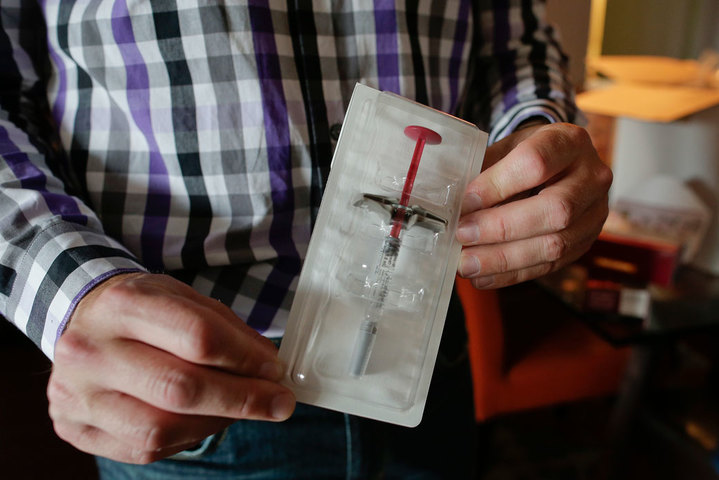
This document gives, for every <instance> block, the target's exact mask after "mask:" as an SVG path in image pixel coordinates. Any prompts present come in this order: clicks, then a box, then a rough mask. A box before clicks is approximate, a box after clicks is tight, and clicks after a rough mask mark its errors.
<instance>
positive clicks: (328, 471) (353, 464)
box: [97, 299, 477, 480]
mask: <svg viewBox="0 0 719 480" xmlns="http://www.w3.org/2000/svg"><path fill="white" fill-rule="evenodd" d="M458 303H459V302H456V301H454V299H453V302H452V304H451V305H450V314H449V315H448V318H447V324H446V327H445V331H444V334H443V336H442V344H441V347H440V353H439V356H438V358H437V365H436V367H435V371H434V375H433V378H432V386H431V387H430V392H429V397H428V399H427V406H426V408H425V413H424V418H423V420H422V423H421V424H420V425H419V426H418V427H416V428H405V427H399V426H396V425H390V424H386V423H382V422H377V421H373V420H368V419H365V418H360V417H355V416H351V415H346V414H342V413H338V412H333V411H330V410H325V409H321V408H317V407H312V406H308V405H303V404H298V405H297V409H296V410H295V413H294V414H293V415H292V417H291V418H290V419H289V420H287V421H285V422H282V423H271V422H260V421H249V420H242V421H238V422H235V423H234V424H233V425H231V426H230V427H229V428H228V429H227V430H226V431H224V432H222V433H221V434H218V435H214V436H212V437H210V438H208V439H207V440H205V442H203V444H202V445H200V446H199V447H198V448H197V449H195V450H193V451H186V452H183V453H182V454H180V455H177V456H175V457H173V458H170V459H166V460H161V461H158V462H155V463H152V464H149V465H144V466H139V465H128V464H124V463H118V462H114V461H111V460H107V459H104V458H99V457H98V458H97V464H98V467H99V471H100V476H101V478H102V479H103V480H140V479H147V480H170V479H175V478H183V479H213V478H223V479H238V480H240V479H242V480H244V479H248V480H249V479H252V480H270V479H272V480H274V479H283V480H284V479H312V480H317V479H365V478H397V479H459V480H462V479H472V478H474V471H475V461H476V455H477V447H476V439H475V433H476V427H475V423H474V412H473V406H472V405H473V404H472V386H471V378H470V373H469V362H468V358H467V348H466V334H465V332H464V323H463V315H462V314H461V313H462V312H461V307H460V306H459V305H458Z"/></svg>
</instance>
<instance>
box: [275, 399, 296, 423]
mask: <svg viewBox="0 0 719 480" xmlns="http://www.w3.org/2000/svg"><path fill="white" fill-rule="evenodd" d="M294 410H295V397H294V395H292V394H291V393H280V394H279V395H277V396H276V397H275V398H273V399H272V404H271V405H270V415H272V418H274V419H275V420H285V419H287V418H289V416H290V415H292V412H293V411H294Z"/></svg>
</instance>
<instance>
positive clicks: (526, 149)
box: [462, 124, 591, 214]
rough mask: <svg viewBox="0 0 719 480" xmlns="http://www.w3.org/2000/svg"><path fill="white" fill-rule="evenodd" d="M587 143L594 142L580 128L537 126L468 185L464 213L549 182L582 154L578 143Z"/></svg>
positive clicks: (563, 125) (561, 125)
mask: <svg viewBox="0 0 719 480" xmlns="http://www.w3.org/2000/svg"><path fill="white" fill-rule="evenodd" d="M586 144H589V145H591V142H590V141H589V140H588V135H587V133H586V131H585V130H584V129H582V128H580V127H575V126H573V125H565V124H555V125H552V128H541V129H538V130H537V131H536V132H535V133H534V134H533V135H531V136H529V137H528V138H526V139H524V140H523V141H522V142H521V143H519V144H518V145H517V146H516V147H515V148H514V149H512V150H511V151H510V152H508V153H507V155H506V156H505V157H504V158H502V160H501V161H498V162H496V163H495V164H494V165H492V166H491V167H489V168H488V169H487V170H485V171H484V172H482V174H480V175H479V176H478V177H477V178H475V179H474V180H473V181H472V182H471V183H470V184H469V186H468V187H467V190H466V194H465V197H464V200H463V203H462V213H463V214H465V213H468V212H470V211H472V210H476V209H478V208H488V207H492V206H494V205H497V204H499V203H501V202H503V201H505V200H508V199H510V198H512V197H513V196H515V195H518V194H520V193H522V192H524V191H527V190H530V189H532V188H534V187H537V186H539V185H541V184H543V183H545V182H547V181H549V180H550V179H552V178H553V177H555V176H556V175H558V174H560V173H561V172H563V171H564V170H565V169H566V168H567V166H568V165H571V164H572V163H573V162H574V161H575V160H576V158H577V155H578V154H579V153H583V150H581V149H579V148H578V146H581V147H584V146H585V145H586Z"/></svg>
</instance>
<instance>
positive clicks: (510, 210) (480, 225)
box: [457, 185, 606, 245]
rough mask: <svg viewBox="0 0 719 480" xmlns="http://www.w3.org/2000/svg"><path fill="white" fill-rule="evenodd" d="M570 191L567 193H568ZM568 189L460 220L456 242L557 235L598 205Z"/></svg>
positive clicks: (549, 189)
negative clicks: (555, 233) (554, 233)
mask: <svg viewBox="0 0 719 480" xmlns="http://www.w3.org/2000/svg"><path fill="white" fill-rule="evenodd" d="M568 190H569V191H568ZM582 192H586V189H585V190H581V189H576V190H573V189H571V187H569V186H567V185H552V186H550V187H547V188H546V189H545V190H544V191H542V192H540V194H539V195H534V196H532V197H529V198H524V199H521V200H517V201H514V202H511V203H507V204H504V205H500V206H497V207H495V208H488V209H483V210H477V211H474V212H472V213H470V214H468V215H465V216H464V217H462V218H461V219H460V223H459V226H458V228H457V239H458V240H459V242H460V243H461V244H462V245H478V244H492V243H499V242H511V241H514V240H521V239H524V238H531V237H536V236H539V235H544V234H548V233H553V232H559V231H561V230H564V229H566V228H567V227H569V226H571V225H572V224H573V223H574V222H575V221H577V219H578V218H580V217H581V216H583V215H585V213H586V212H587V209H589V208H592V207H593V206H594V205H593V204H596V203H600V204H604V205H605V204H606V200H605V201H603V202H597V198H595V196H593V195H592V196H590V195H583V194H582ZM602 194H603V195H605V196H606V192H602Z"/></svg>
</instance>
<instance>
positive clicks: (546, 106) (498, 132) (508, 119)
mask: <svg viewBox="0 0 719 480" xmlns="http://www.w3.org/2000/svg"><path fill="white" fill-rule="evenodd" d="M532 117H542V118H545V119H547V121H548V122H549V123H557V122H567V121H569V119H568V115H567V112H565V111H564V109H563V108H561V107H560V106H559V105H557V104H556V103H554V102H551V101H548V100H534V101H531V102H524V103H520V104H517V105H515V106H514V107H512V108H510V109H509V110H507V111H506V112H505V113H504V114H503V115H502V116H501V117H500V118H499V119H498V120H497V122H496V123H495V125H494V127H493V128H492V130H491V131H490V132H489V144H490V145H491V144H493V143H496V142H498V141H500V140H501V139H503V138H504V137H506V136H508V135H509V134H511V133H512V132H514V131H515V130H516V129H517V127H518V126H519V125H520V124H521V123H522V122H524V121H525V120H527V119H529V118H532Z"/></svg>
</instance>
